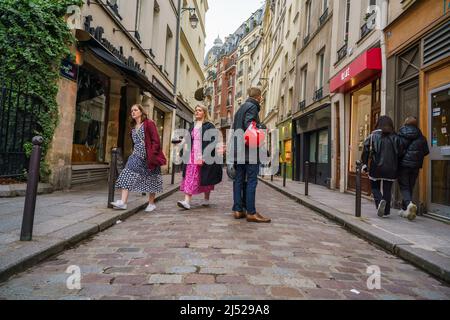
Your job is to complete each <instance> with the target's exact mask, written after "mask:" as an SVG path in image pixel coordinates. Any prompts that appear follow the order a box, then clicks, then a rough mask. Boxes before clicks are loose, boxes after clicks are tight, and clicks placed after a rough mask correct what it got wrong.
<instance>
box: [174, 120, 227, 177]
mask: <svg viewBox="0 0 450 320" xmlns="http://www.w3.org/2000/svg"><path fill="white" fill-rule="evenodd" d="M193 130H194V127H191V128H190V129H189V133H190V135H191V146H192V145H193V143H194V139H193V136H192V131H193ZM207 130H217V129H216V127H214V125H213V124H212V123H211V122H205V123H203V125H202V154H203V153H204V151H205V149H206V148H207V147H208V146H210V145H211V146H210V147H209V148H211V147H212V146H214V148H213V149H214V150H213V151H212V152H211V155H212V156H213V157H214V156H215V155H216V152H215V150H216V148H215V147H216V146H217V143H218V141H216V139H215V137H212V139H209V140H205V138H204V137H205V133H206V132H207ZM188 152H189V154H190V152H191V150H188ZM186 168H187V165H186V164H184V165H183V178H185V177H186ZM222 176H223V169H222V166H221V165H220V164H218V163H214V164H206V163H204V164H203V165H202V166H201V169H200V185H201V186H212V185H216V184H219V183H220V182H222Z"/></svg>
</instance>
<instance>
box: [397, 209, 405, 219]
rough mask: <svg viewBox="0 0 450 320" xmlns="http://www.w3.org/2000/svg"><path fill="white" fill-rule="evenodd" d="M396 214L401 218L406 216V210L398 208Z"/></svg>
mask: <svg viewBox="0 0 450 320" xmlns="http://www.w3.org/2000/svg"><path fill="white" fill-rule="evenodd" d="M398 215H399V216H400V217H402V218H406V211H405V210H403V209H400V210H399V211H398Z"/></svg>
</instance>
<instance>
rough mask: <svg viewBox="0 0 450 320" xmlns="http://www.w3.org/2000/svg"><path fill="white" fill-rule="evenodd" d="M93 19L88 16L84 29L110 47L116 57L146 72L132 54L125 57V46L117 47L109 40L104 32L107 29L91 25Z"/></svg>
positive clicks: (137, 69)
mask: <svg viewBox="0 0 450 320" xmlns="http://www.w3.org/2000/svg"><path fill="white" fill-rule="evenodd" d="M92 21H93V18H92V16H87V17H86V18H85V21H84V30H85V31H87V32H89V33H90V34H91V35H92V36H93V37H94V39H95V40H97V41H98V42H100V43H101V44H102V45H103V46H104V47H105V48H106V49H108V50H109V51H110V52H111V53H112V54H113V55H114V56H115V57H117V58H118V59H119V60H120V61H122V62H123V63H124V64H126V65H127V66H129V67H130V68H133V69H135V70H136V71H139V72H141V73H142V74H145V70H144V69H142V68H141V65H140V64H139V63H138V62H136V61H135V60H134V58H133V57H132V56H128V58H127V57H125V56H124V54H123V47H122V46H120V47H119V48H117V47H115V46H114V45H113V44H112V43H111V42H109V41H108V39H106V38H105V37H103V34H104V33H105V29H103V27H102V26H97V27H95V28H94V27H91V22H92Z"/></svg>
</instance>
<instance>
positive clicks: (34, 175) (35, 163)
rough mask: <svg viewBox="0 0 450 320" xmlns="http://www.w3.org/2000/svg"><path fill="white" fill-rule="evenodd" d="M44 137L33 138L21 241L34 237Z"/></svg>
mask: <svg viewBox="0 0 450 320" xmlns="http://www.w3.org/2000/svg"><path fill="white" fill-rule="evenodd" d="M43 142H44V138H42V137H41V136H37V137H34V138H33V140H32V143H33V151H32V152H31V158H30V164H29V167H28V182H27V193H26V196H25V207H24V209H23V219H22V230H21V232H20V241H31V240H32V237H33V224H34V212H35V209H36V196H37V188H38V183H39V167H40V162H41V145H42V143H43Z"/></svg>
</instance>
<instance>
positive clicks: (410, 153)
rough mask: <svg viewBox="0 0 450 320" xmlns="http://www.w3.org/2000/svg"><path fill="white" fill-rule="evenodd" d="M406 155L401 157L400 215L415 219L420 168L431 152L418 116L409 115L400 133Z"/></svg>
mask: <svg viewBox="0 0 450 320" xmlns="http://www.w3.org/2000/svg"><path fill="white" fill-rule="evenodd" d="M398 135H399V137H400V140H401V143H402V147H403V149H404V150H405V154H404V156H403V157H402V158H401V159H400V170H399V174H398V184H399V186H400V192H401V193H402V197H403V202H402V210H401V211H400V216H402V217H404V218H408V219H409V220H414V219H415V218H416V214H417V206H416V205H415V204H414V203H413V202H412V196H413V191H414V186H415V184H416V180H417V177H418V175H419V170H420V169H422V167H423V160H424V158H425V157H426V156H427V155H428V154H430V150H429V148H428V142H427V139H426V138H425V137H424V136H423V134H422V132H421V131H420V129H419V128H418V127H417V118H415V117H408V118H407V119H406V121H405V125H404V126H403V127H402V128H400V131H399V133H398Z"/></svg>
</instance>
